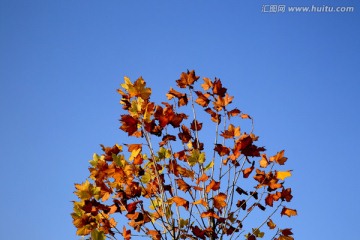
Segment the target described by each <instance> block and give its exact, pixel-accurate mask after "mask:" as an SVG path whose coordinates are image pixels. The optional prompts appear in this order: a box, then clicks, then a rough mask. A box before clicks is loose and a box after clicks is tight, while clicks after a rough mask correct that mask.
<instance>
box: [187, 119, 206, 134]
mask: <svg viewBox="0 0 360 240" xmlns="http://www.w3.org/2000/svg"><path fill="white" fill-rule="evenodd" d="M202 125H203V124H202V123H199V122H198V121H197V120H195V119H194V120H193V121H192V122H191V126H190V129H191V130H193V131H200V130H201V129H202Z"/></svg>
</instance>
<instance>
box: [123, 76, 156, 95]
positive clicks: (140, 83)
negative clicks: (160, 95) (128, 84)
mask: <svg viewBox="0 0 360 240" xmlns="http://www.w3.org/2000/svg"><path fill="white" fill-rule="evenodd" d="M145 86H146V82H145V81H144V79H143V78H142V77H140V78H138V79H137V80H136V81H135V82H134V85H133V87H132V88H130V89H129V90H128V92H129V94H130V96H134V97H135V96H136V97H141V98H142V99H144V100H148V99H149V98H150V95H151V88H146V87H145Z"/></svg>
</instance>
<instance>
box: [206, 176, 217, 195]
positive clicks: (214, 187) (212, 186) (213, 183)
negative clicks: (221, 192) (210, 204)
mask: <svg viewBox="0 0 360 240" xmlns="http://www.w3.org/2000/svg"><path fill="white" fill-rule="evenodd" d="M219 188H220V182H216V181H215V180H214V179H213V180H211V182H210V183H209V185H207V186H206V189H205V191H206V192H207V193H208V192H210V191H211V190H213V191H216V190H218V189H219Z"/></svg>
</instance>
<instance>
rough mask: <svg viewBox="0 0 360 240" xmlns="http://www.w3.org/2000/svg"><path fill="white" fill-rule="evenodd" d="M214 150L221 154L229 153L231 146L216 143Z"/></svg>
mask: <svg viewBox="0 0 360 240" xmlns="http://www.w3.org/2000/svg"><path fill="white" fill-rule="evenodd" d="M214 150H215V151H216V152H217V153H218V154H219V155H220V156H225V155H229V153H230V148H228V147H224V146H223V145H222V144H215V148H214Z"/></svg>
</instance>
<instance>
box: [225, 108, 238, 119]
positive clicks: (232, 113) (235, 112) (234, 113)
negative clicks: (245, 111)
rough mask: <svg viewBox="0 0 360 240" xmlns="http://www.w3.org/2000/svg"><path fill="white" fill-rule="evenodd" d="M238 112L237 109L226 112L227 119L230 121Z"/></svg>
mask: <svg viewBox="0 0 360 240" xmlns="http://www.w3.org/2000/svg"><path fill="white" fill-rule="evenodd" d="M240 112H241V111H240V110H239V109H237V108H235V109H233V110H231V111H228V112H227V115H228V118H229V119H230V118H231V117H235V116H237V115H239V114H240Z"/></svg>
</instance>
